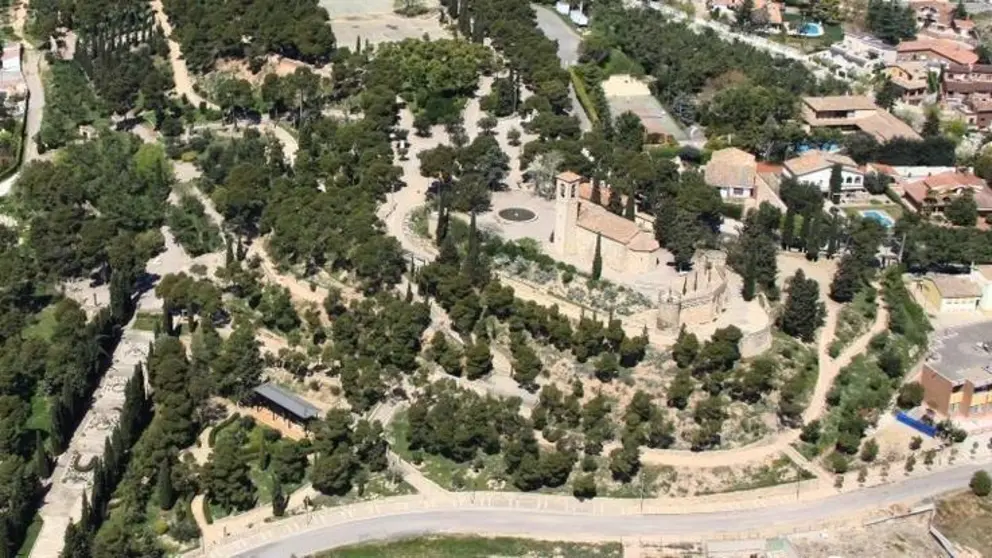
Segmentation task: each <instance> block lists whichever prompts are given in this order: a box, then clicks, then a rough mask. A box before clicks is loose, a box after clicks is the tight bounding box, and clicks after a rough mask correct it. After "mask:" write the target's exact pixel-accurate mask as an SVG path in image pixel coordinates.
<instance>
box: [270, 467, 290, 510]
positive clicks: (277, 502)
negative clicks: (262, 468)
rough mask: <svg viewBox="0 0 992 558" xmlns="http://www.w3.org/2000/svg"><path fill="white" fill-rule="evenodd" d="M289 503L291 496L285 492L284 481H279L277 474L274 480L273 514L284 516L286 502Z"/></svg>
mask: <svg viewBox="0 0 992 558" xmlns="http://www.w3.org/2000/svg"><path fill="white" fill-rule="evenodd" d="M288 503H289V498H287V497H286V495H285V494H283V491H282V483H281V482H279V477H278V476H277V477H276V478H275V480H274V481H273V482H272V515H274V516H276V517H282V516H283V515H284V514H285V513H286V504H288Z"/></svg>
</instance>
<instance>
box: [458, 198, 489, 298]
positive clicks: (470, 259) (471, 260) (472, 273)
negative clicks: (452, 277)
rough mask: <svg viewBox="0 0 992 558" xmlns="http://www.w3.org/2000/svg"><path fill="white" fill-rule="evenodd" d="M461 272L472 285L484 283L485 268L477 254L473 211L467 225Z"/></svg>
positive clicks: (477, 236)
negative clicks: (465, 247) (466, 244)
mask: <svg viewBox="0 0 992 558" xmlns="http://www.w3.org/2000/svg"><path fill="white" fill-rule="evenodd" d="M462 272H463V273H464V274H465V276H466V277H468V280H469V283H471V284H472V285H475V286H480V285H482V284H483V283H485V270H484V269H483V264H482V258H481V257H480V254H479V234H478V231H477V230H476V224H475V212H474V211H473V212H472V217H471V220H470V221H469V226H468V249H467V251H466V253H465V261H464V262H462Z"/></svg>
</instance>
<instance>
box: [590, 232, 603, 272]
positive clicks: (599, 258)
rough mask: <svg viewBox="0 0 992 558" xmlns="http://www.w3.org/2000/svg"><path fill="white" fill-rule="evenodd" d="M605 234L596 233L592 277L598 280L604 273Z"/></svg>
mask: <svg viewBox="0 0 992 558" xmlns="http://www.w3.org/2000/svg"><path fill="white" fill-rule="evenodd" d="M602 251H603V235H601V234H597V235H596V253H595V254H594V255H593V257H592V278H593V279H596V280H598V279H599V278H600V276H602V275H603V254H602Z"/></svg>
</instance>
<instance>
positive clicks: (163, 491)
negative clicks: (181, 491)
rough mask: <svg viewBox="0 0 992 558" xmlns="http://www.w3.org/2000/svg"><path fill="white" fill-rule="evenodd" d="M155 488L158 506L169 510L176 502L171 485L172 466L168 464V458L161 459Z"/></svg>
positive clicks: (174, 491)
mask: <svg viewBox="0 0 992 558" xmlns="http://www.w3.org/2000/svg"><path fill="white" fill-rule="evenodd" d="M155 490H156V495H157V496H158V507H160V508H162V509H163V510H171V509H172V506H173V505H174V504H175V503H176V490H175V488H173V486H172V466H171V465H170V464H169V459H168V458H166V459H165V460H163V462H162V466H161V467H160V468H159V470H158V483H157V486H156V489H155Z"/></svg>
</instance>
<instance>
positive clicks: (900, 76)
mask: <svg viewBox="0 0 992 558" xmlns="http://www.w3.org/2000/svg"><path fill="white" fill-rule="evenodd" d="M883 73H884V74H885V75H886V76H888V77H889V79H890V80H892V83H894V84H896V86H897V87H899V89H900V90H902V97H901V99H902V101H903V102H905V103H909V104H911V105H918V104H920V102H922V101H923V99H924V98H925V97H926V96H927V94H928V93H929V90H928V78H929V76H930V74H931V69H930V64H929V63H927V62H919V61H905V62H895V63H893V64H892V65H890V66H888V67H886V68H885V70H883ZM937 75H938V76H939V75H940V74H939V73H938V74H937Z"/></svg>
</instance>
